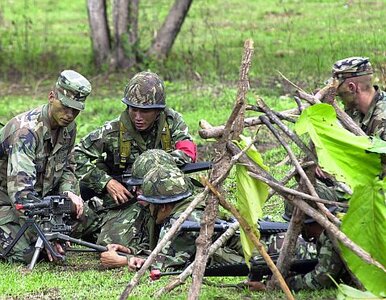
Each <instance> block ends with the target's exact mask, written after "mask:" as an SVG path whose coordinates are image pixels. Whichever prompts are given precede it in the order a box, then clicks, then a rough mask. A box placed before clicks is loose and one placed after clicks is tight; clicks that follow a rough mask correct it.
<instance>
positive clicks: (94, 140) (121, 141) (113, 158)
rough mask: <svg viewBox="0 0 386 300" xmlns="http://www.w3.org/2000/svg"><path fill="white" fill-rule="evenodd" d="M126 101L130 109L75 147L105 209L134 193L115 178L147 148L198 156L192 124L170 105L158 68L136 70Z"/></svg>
mask: <svg viewBox="0 0 386 300" xmlns="http://www.w3.org/2000/svg"><path fill="white" fill-rule="evenodd" d="M122 102H123V103H124V104H125V105H126V109H125V110H124V111H123V112H122V113H121V115H120V116H119V117H118V118H116V119H114V120H112V121H108V122H106V123H105V124H104V126H102V127H101V128H98V129H96V130H94V131H93V132H91V133H89V134H88V135H87V136H85V137H84V138H83V139H82V140H81V141H80V143H79V144H78V145H77V146H76V149H75V155H76V161H77V174H79V176H80V178H81V189H82V187H84V190H86V189H89V190H91V191H93V192H94V195H93V196H97V197H98V199H102V200H103V206H102V207H103V208H104V209H109V207H113V206H116V205H120V204H123V203H126V202H128V201H129V200H130V199H132V198H133V197H134V195H133V194H132V193H131V192H130V191H129V190H128V189H127V187H126V186H124V185H122V184H121V183H120V182H119V181H118V180H116V179H114V178H117V175H122V174H124V173H128V174H130V173H131V169H132V164H133V163H134V160H135V159H136V158H137V157H138V156H139V155H140V154H141V153H143V152H145V151H146V150H149V149H162V150H164V151H166V152H168V153H170V154H171V155H172V157H173V159H174V161H175V162H176V163H177V164H178V165H183V164H185V163H190V162H194V161H195V159H196V146H195V144H194V143H193V141H192V137H191V136H190V135H189V133H188V127H187V125H186V124H185V122H184V121H183V119H182V117H181V115H180V114H179V113H177V112H176V111H174V110H172V109H170V108H168V107H166V105H165V91H164V84H163V82H162V80H161V79H160V78H159V76H158V75H157V74H155V73H151V72H140V73H138V74H136V75H135V76H134V77H133V78H132V79H131V80H130V81H129V83H128V85H127V86H126V88H125V91H124V97H123V99H122ZM86 198H88V197H86ZM94 199H95V198H94Z"/></svg>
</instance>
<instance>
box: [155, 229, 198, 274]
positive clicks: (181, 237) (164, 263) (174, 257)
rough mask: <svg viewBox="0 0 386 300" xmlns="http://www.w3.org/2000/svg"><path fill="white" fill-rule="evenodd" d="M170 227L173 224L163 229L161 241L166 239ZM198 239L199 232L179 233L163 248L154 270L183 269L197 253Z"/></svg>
mask: <svg viewBox="0 0 386 300" xmlns="http://www.w3.org/2000/svg"><path fill="white" fill-rule="evenodd" d="M170 227H171V223H167V224H165V225H164V226H163V227H162V229H161V232H160V237H159V240H161V239H162V238H163V237H164V235H165V234H166V232H167V231H168V230H169V229H170ZM197 237H198V232H179V233H178V234H177V236H176V237H175V238H173V239H172V240H171V242H169V243H167V244H166V246H165V247H164V248H162V250H161V252H160V254H159V255H158V256H157V258H156V259H155V263H154V264H153V266H152V267H153V269H158V270H161V271H170V270H178V269H183V268H184V267H185V266H186V263H187V262H189V261H191V259H192V258H193V257H194V255H195V253H196V246H195V241H196V239H197Z"/></svg>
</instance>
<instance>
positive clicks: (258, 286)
mask: <svg viewBox="0 0 386 300" xmlns="http://www.w3.org/2000/svg"><path fill="white" fill-rule="evenodd" d="M245 284H246V285H247V286H248V289H249V290H250V291H255V292H262V291H265V290H266V286H265V284H264V283H262V282H260V281H246V282H245Z"/></svg>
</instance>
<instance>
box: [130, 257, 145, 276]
mask: <svg viewBox="0 0 386 300" xmlns="http://www.w3.org/2000/svg"><path fill="white" fill-rule="evenodd" d="M144 262H145V260H144V259H143V258H140V257H135V256H133V257H130V258H129V263H128V266H129V270H130V271H131V272H136V271H137V270H138V269H139V268H140V267H142V265H143V264H144Z"/></svg>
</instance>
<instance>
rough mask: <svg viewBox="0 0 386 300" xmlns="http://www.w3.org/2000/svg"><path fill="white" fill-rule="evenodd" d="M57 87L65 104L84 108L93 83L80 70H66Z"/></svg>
mask: <svg viewBox="0 0 386 300" xmlns="http://www.w3.org/2000/svg"><path fill="white" fill-rule="evenodd" d="M55 89H56V93H57V97H58V99H59V101H60V102H61V103H62V104H63V105H64V106H67V107H71V108H74V109H77V110H84V107H85V105H84V103H85V101H86V98H87V96H88V95H89V94H90V93H91V83H90V82H89V81H88V80H87V79H86V78H85V77H84V76H82V75H81V74H79V73H78V72H75V71H73V70H64V71H63V72H62V73H60V75H59V77H58V80H57V81H56V84H55Z"/></svg>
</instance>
